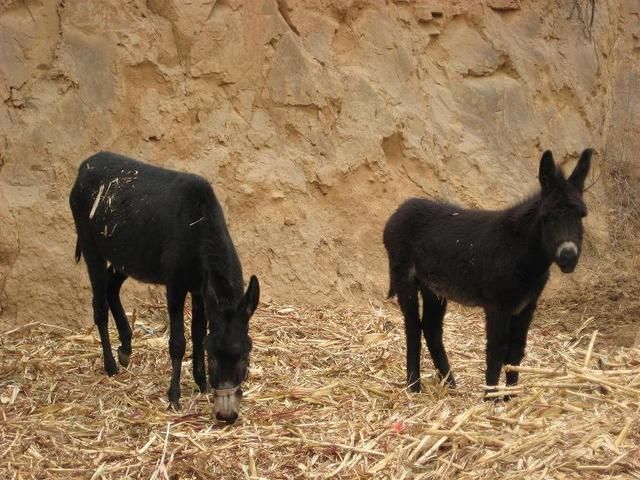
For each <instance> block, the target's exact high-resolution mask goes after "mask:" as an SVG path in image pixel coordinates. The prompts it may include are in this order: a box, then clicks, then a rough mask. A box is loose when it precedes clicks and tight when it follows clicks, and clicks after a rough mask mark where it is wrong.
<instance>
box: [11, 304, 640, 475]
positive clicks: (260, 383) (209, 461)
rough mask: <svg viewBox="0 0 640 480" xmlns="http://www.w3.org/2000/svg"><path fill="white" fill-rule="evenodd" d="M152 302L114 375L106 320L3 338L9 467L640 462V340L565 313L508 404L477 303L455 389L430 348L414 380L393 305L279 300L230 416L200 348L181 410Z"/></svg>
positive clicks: (198, 470) (452, 320) (316, 470)
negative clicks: (411, 386) (494, 388)
mask: <svg viewBox="0 0 640 480" xmlns="http://www.w3.org/2000/svg"><path fill="white" fill-rule="evenodd" d="M142 305H143V307H142V308H141V309H140V311H139V312H137V314H136V315H134V318H135V322H134V332H135V333H134V353H133V356H132V364H131V366H130V367H129V369H127V370H124V369H122V370H121V373H120V374H119V375H117V376H115V377H113V378H108V377H106V376H105V375H104V374H103V373H102V358H101V350H100V346H99V341H98V339H97V335H96V333H95V332H94V331H93V329H92V328H91V329H90V328H86V329H84V330H83V331H71V330H68V329H66V328H63V327H55V326H50V325H46V324H44V323H40V322H34V323H31V324H29V325H25V326H23V327H20V328H17V329H14V330H13V331H10V332H7V333H5V334H3V335H2V336H1V337H0V362H1V363H0V401H1V404H0V459H1V461H0V478H3V479H11V478H75V479H84V478H86V479H111V478H113V479H115V478H145V479H146V478H152V479H167V478H171V479H186V478H198V479H204V478H230V479H233V478H251V479H257V478H264V479H277V478H334V477H335V478H398V479H403V478H407V479H409V478H411V479H419V478H427V479H428V478H469V479H495V478H501V479H547V478H553V479H572V478H576V479H577V478H580V479H583V478H625V479H626V478H640V473H639V472H640V448H639V443H640V442H639V440H640V434H639V427H640V421H639V420H638V414H639V410H640V351H639V349H638V348H624V349H622V348H613V347H608V346H607V345H608V343H607V340H606V339H604V338H601V335H599V334H598V333H597V332H596V331H593V330H592V331H590V332H587V331H586V330H587V328H579V329H578V330H576V331H574V332H572V333H560V332H559V331H560V330H561V329H560V328H558V326H557V323H558V322H561V320H562V319H561V318H541V319H539V321H538V322H537V323H538V324H539V325H538V326H534V328H533V329H532V331H531V335H530V341H529V349H528V351H529V354H528V356H527V358H526V359H525V362H524V365H523V366H522V367H521V368H520V371H522V374H521V384H520V386H518V387H517V388H514V389H511V390H509V393H512V394H513V393H515V394H517V396H516V398H515V399H514V400H512V401H511V402H507V403H504V402H501V401H499V402H497V403H494V402H483V401H481V394H482V381H483V370H484V354H483V350H484V337H483V335H484V333H483V323H482V320H481V318H480V317H479V315H478V313H477V312H471V313H470V312H468V311H463V310H458V311H454V312H453V313H450V314H449V315H448V316H447V319H446V325H445V344H446V345H447V347H448V349H449V352H450V357H451V360H452V364H453V367H454V371H455V373H456V375H457V377H456V378H457V380H458V388H457V390H455V391H452V390H447V389H445V388H444V387H441V386H439V385H438V384H436V383H435V381H434V379H433V378H434V377H433V375H431V374H430V373H429V372H431V362H430V360H429V359H428V357H427V356H426V354H425V356H423V372H426V374H425V375H424V379H423V382H424V386H425V388H424V393H422V394H419V395H413V394H409V393H407V392H406V391H405V389H404V388H403V384H402V379H403V378H404V375H405V374H404V334H403V327H402V320H401V316H400V315H399V313H398V312H397V310H396V308H395V306H393V305H392V304H387V305H386V306H385V308H383V309H381V308H374V307H371V309H369V310H368V311H366V312H363V311H357V310H339V311H328V310H320V309H295V308H293V307H276V306H267V307H264V308H262V309H261V310H260V311H259V312H258V314H257V315H256V316H255V317H254V319H253V320H252V326H251V330H252V335H253V339H254V352H253V355H252V358H251V361H252V366H251V376H250V379H249V381H248V383H247V384H246V386H245V387H246V388H245V393H246V395H245V400H244V401H243V404H242V407H241V418H240V420H239V421H238V422H237V423H236V424H235V425H233V426H226V425H221V424H218V423H216V422H215V421H213V420H212V419H211V417H210V413H211V403H210V400H209V398H208V397H207V396H205V395H200V394H198V393H196V391H195V388H194V384H193V380H192V378H191V371H190V370H191V369H190V358H187V359H185V364H184V369H183V381H182V391H183V393H182V408H183V410H182V411H181V412H178V413H173V412H170V411H167V402H166V396H165V392H166V388H167V386H168V383H169V372H170V366H169V358H168V352H167V332H166V327H165V325H166V321H165V314H164V308H163V307H161V306H160V305H152V304H144V303H142ZM539 317H544V315H539ZM594 323H597V322H596V321H593V320H590V324H591V325H593V324H594ZM112 338H115V339H117V335H116V334H115V332H112ZM114 343H117V340H116V341H115V342H114ZM503 393H504V392H501V394H503Z"/></svg>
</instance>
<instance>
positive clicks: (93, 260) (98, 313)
mask: <svg viewBox="0 0 640 480" xmlns="http://www.w3.org/2000/svg"><path fill="white" fill-rule="evenodd" d="M83 245H84V248H83V250H82V254H83V255H84V260H85V263H86V264H87V271H88V272H89V280H90V281H91V290H92V291H93V322H94V323H95V324H96V326H97V327H98V333H99V334H100V343H101V345H102V357H103V360H104V369H105V370H106V372H107V375H109V376H112V375H115V374H116V373H118V366H117V365H116V361H115V359H114V358H113V352H112V351H111V340H110V339H109V327H108V324H107V322H108V321H109V305H108V301H107V261H106V260H105V259H104V257H102V256H101V255H100V254H99V253H98V252H97V251H96V250H95V249H94V248H93V247H92V246H91V243H90V242H88V241H85V242H84V243H83Z"/></svg>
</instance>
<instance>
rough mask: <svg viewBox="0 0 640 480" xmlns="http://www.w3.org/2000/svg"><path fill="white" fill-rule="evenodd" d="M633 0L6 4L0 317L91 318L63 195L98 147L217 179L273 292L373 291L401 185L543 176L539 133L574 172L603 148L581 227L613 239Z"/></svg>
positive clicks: (512, 187) (420, 190) (481, 190)
mask: <svg viewBox="0 0 640 480" xmlns="http://www.w3.org/2000/svg"><path fill="white" fill-rule="evenodd" d="M639 12H640V1H637V0H626V1H608V2H600V1H596V2H595V11H594V12H593V14H592V10H591V1H586V0H583V1H580V0H575V1H573V0H572V1H568V2H564V1H559V0H550V1H527V0H488V1H458V2H455V1H454V2H449V1H440V2H439V1H403V0H397V1H382V0H344V1H339V0H306V1H305V0H278V1H275V0H251V1H248V0H246V1H241V0H217V1H216V0H208V1H192V2H182V1H178V0H147V1H143V0H135V1H132V2H126V3H125V2H120V1H119V0H103V1H86V2H79V1H57V2H54V1H52V0H45V1H37V0H21V1H18V0H14V1H12V0H3V1H2V2H0V46H1V50H0V91H1V92H2V98H3V103H2V105H1V106H0V306H1V307H0V308H1V309H0V318H1V321H0V325H2V327H7V326H8V325H12V324H14V323H15V322H16V321H17V322H26V321H30V320H33V319H38V320H42V321H48V322H51V323H58V324H71V325H73V324H76V323H82V322H87V321H89V319H90V314H89V305H90V301H89V298H90V296H89V291H88V283H87V279H86V273H85V269H84V266H82V265H80V266H76V265H74V263H73V250H74V244H75V234H74V229H73V223H72V220H71V215H70V212H69V208H68V202H67V195H68V191H69V189H70V186H71V184H72V182H73V179H74V177H75V174H76V169H77V165H78V164H79V163H80V161H81V160H83V159H84V158H85V157H87V156H88V155H90V154H91V153H93V152H95V151H98V150H101V149H108V150H113V151H117V152H120V153H124V154H127V155H130V156H134V157H138V158H141V159H144V160H146V161H148V162H150V163H154V164H158V165H164V166H168V167H172V168H176V169H180V170H185V171H192V172H196V173H200V174H202V175H204V176H205V177H207V178H208V179H210V180H211V181H212V183H213V184H214V186H215V189H216V192H217V194H218V196H219V197H220V199H221V201H222V203H223V205H224V208H225V211H226V213H227V217H228V221H229V223H230V229H231V232H232V235H233V237H234V239H235V242H236V245H237V247H238V250H239V253H240V255H241V259H242V261H243V264H244V269H245V272H246V273H247V274H249V273H256V274H258V275H259V276H260V279H261V282H262V285H263V292H264V296H263V298H264V299H274V300H277V301H284V302H293V303H300V302H303V303H335V302H341V301H346V302H352V303H353V302H366V301H368V299H370V298H382V297H383V296H384V293H385V290H386V287H387V273H386V268H387V267H386V258H385V254H384V250H383V248H382V244H381V231H382V227H383V225H384V221H385V220H386V218H387V217H388V215H389V214H390V213H391V212H392V211H393V209H394V208H395V207H396V206H397V205H398V203H399V202H400V201H402V200H403V199H405V198H406V197H408V196H411V195H425V196H430V197H433V198H442V199H446V200H449V201H455V202H461V203H464V204H466V205H469V206H479V207H487V208H497V207H502V206H505V205H506V204H508V203H510V202H512V201H514V200H516V199H518V198H522V197H523V196H524V195H526V194H527V193H528V192H529V191H531V190H533V189H534V188H535V187H536V174H537V166H538V160H539V155H540V153H541V151H542V150H544V149H547V148H550V149H552V150H553V152H554V155H555V157H556V159H557V160H559V161H561V162H562V163H563V164H564V165H565V168H569V167H571V166H572V165H573V162H574V161H575V159H576V158H577V155H578V154H579V152H580V151H581V150H582V149H583V148H585V147H586V146H592V147H594V148H595V149H596V150H597V156H596V158H595V160H596V161H595V168H594V172H595V176H594V178H592V179H591V180H598V181H597V182H596V183H595V184H594V185H593V186H592V187H591V188H590V190H589V191H588V193H587V196H586V198H587V203H588V204H589V206H590V208H591V213H590V216H589V217H588V220H587V222H586V228H587V230H588V237H587V245H588V248H589V249H590V251H592V252H594V255H597V254H598V252H603V251H606V250H607V249H608V246H609V245H610V244H611V241H612V235H614V233H616V232H618V231H619V230H620V228H622V226H624V225H628V224H631V223H630V222H628V221H623V222H618V223H616V224H615V225H614V224H612V221H611V217H612V216H613V217H615V218H621V217H620V215H619V214H621V215H630V216H631V217H633V208H631V207H633V205H634V203H633V202H634V201H636V200H634V195H635V194H634V191H635V192H637V190H634V188H637V184H638V179H639V178H640V169H639V166H640V161H639V160H638V154H637V152H638V151H640V148H639V147H640V145H639V142H640V135H638V133H640V131H639V130H640V106H639V105H638V101H637V92H638V91H640V66H639V64H640V62H639V61H638V60H639V59H640V39H639V35H640V33H639V32H640V17H639ZM588 183H590V182H589V181H588ZM621 185H622V186H623V187H624V186H625V185H627V186H628V189H627V190H628V191H627V194H626V196H625V194H624V192H623V194H621V193H620V189H621ZM624 188H627V187H624ZM624 188H623V189H624ZM629 192H631V193H630V194H629ZM625 198H626V200H625ZM635 205H636V207H637V201H636V203H635ZM612 212H617V213H616V215H612ZM630 212H631V213H630ZM636 218H637V217H636ZM613 223H615V222H613ZM616 234H617V233H616ZM587 265H588V260H587ZM585 268H586V267H585ZM559 281H564V280H559Z"/></svg>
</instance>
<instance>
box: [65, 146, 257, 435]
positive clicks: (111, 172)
mask: <svg viewBox="0 0 640 480" xmlns="http://www.w3.org/2000/svg"><path fill="white" fill-rule="evenodd" d="M69 203H70V206H71V211H72V213H73V219H74V221H75V225H76V232H77V235H78V238H77V244H76V255H75V257H76V262H79V261H80V257H81V256H84V259H85V262H86V264H87V270H88V272H89V280H90V282H91V288H92V291H93V319H94V322H95V324H96V326H97V327H98V332H99V333H100V341H101V343H102V353H103V357H104V368H105V370H106V372H107V374H108V375H109V376H111V375H114V374H116V373H117V372H118V367H117V365H116V362H115V360H114V357H113V353H112V351H111V343H110V340H109V331H108V328H107V320H108V310H109V309H110V310H111V313H112V314H113V318H114V320H115V323H116V326H117V328H118V335H119V337H120V347H119V348H118V360H119V362H120V364H121V365H122V366H124V367H126V366H128V364H129V357H130V355H131V328H130V326H129V323H128V321H127V317H126V315H125V313H124V309H123V307H122V304H121V303H120V287H121V286H122V284H123V282H124V281H125V280H126V279H127V278H128V277H132V278H135V279H137V280H140V281H142V282H146V283H155V284H162V285H165V286H166V295H167V307H168V310H169V319H170V338H169V354H170V356H171V364H172V375H171V384H170V386H169V390H168V397H169V403H170V406H171V407H173V408H175V409H179V408H180V403H179V402H180V370H181V365H182V358H183V356H184V353H185V336H184V303H185V298H186V295H187V293H191V303H192V314H193V316H192V321H191V335H192V341H193V378H194V380H195V382H196V383H197V384H198V387H199V388H200V391H201V392H206V391H208V385H207V378H206V376H207V375H206V372H205V363H204V350H205V349H206V351H207V366H208V368H207V369H208V373H209V384H210V385H211V387H212V388H213V390H214V412H215V416H216V418H217V419H218V420H223V421H226V422H228V423H233V422H234V421H235V420H236V419H237V418H238V410H239V405H240V400H241V398H242V390H241V384H242V382H243V381H244V380H245V377H246V375H247V366H248V363H249V353H250V351H251V347H252V343H251V338H250V337H249V319H250V318H251V316H252V315H253V312H254V311H255V309H256V307H257V305H258V301H259V297H260V285H259V283H258V279H257V278H256V277H255V276H251V279H250V281H249V286H248V288H247V290H246V293H245V292H244V285H243V277H242V267H241V264H240V260H239V259H238V255H237V253H236V250H235V248H234V246H233V242H232V240H231V237H230V236H229V232H228V230H227V227H226V224H225V219H224V215H223V212H222V208H221V207H220V204H219V203H218V201H217V199H216V197H215V195H214V193H213V190H212V188H211V185H209V183H208V182H207V181H206V180H205V179H204V178H202V177H199V176H197V175H192V174H187V173H180V172H175V171H172V170H167V169H164V168H159V167H155V166H152V165H147V164H145V163H142V162H139V161H137V160H133V159H130V158H127V157H125V156H122V155H117V154H114V153H109V152H100V153H97V154H95V155H93V156H91V157H89V158H87V159H86V160H85V161H84V162H82V164H81V165H80V168H79V171H78V177H77V179H76V182H75V184H74V185H73V188H72V190H71V194H70V196H69ZM207 326H208V332H209V333H208V334H207Z"/></svg>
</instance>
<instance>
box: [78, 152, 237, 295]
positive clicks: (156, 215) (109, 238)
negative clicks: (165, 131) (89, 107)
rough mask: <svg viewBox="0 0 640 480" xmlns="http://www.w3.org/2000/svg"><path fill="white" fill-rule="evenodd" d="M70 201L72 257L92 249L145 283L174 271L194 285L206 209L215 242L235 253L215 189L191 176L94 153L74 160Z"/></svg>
mask: <svg viewBox="0 0 640 480" xmlns="http://www.w3.org/2000/svg"><path fill="white" fill-rule="evenodd" d="M70 205H71V210H72V212H73V216H74V220H75V223H76V229H77V233H78V245H77V250H76V257H78V258H79V255H80V254H81V253H82V252H84V253H85V255H86V254H87V253H88V250H91V251H92V253H93V254H98V255H100V256H101V257H103V258H105V259H106V260H108V261H109V262H110V263H111V264H112V265H113V266H114V268H116V269H117V270H123V271H125V272H126V274H127V275H128V276H132V277H134V278H136V279H138V280H141V281H144V282H149V283H160V284H166V283H167V281H168V278H167V276H168V275H176V274H180V275H181V276H183V278H184V280H185V281H187V282H188V283H189V284H190V285H189V289H195V288H200V286H201V279H200V275H201V270H202V265H201V264H202V259H201V250H202V242H203V231H202V225H201V224H200V223H201V222H202V220H203V217H204V216H205V215H206V216H207V217H208V218H207V220H208V222H207V223H208V225H210V226H211V225H213V226H214V227H215V226H218V228H217V230H219V231H218V232H216V233H217V235H216V241H217V242H218V243H217V245H218V248H221V249H224V247H225V245H226V246H227V248H228V249H229V250H230V251H233V244H232V243H231V241H230V239H229V237H228V234H227V231H226V226H225V222H224V216H223V214H222V210H221V208H220V206H219V204H218V202H217V200H216V199H215V196H214V194H213V190H212V188H211V186H210V185H209V183H208V182H207V181H206V180H205V179H204V178H202V177H199V176H197V175H193V174H188V173H182V172H176V171H172V170H167V169H164V168H160V167H156V166H153V165H148V164H145V163H143V162H140V161H137V160H134V159H131V158H128V157H125V156H123V155H118V154H114V153H110V152H100V153H97V154H95V155H93V156H91V157H89V158H88V159H86V160H85V161H84V162H82V164H81V165H80V168H79V171H78V177H77V179H76V182H75V184H74V186H73V188H72V191H71V195H70ZM232 253H234V254H235V252H234V251H233V252H232ZM189 272H192V273H189ZM189 277H191V278H189Z"/></svg>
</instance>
